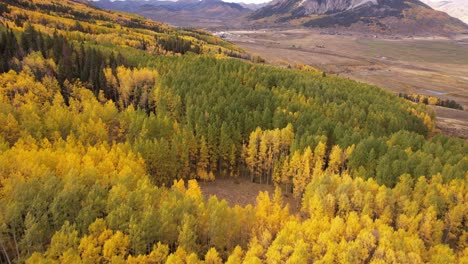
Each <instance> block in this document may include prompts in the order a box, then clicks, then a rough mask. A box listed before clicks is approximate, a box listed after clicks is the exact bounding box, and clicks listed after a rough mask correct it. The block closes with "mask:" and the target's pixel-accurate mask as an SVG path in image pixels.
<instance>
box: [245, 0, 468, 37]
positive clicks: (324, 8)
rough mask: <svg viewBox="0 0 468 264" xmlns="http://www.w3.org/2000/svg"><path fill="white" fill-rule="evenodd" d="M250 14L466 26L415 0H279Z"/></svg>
mask: <svg viewBox="0 0 468 264" xmlns="http://www.w3.org/2000/svg"><path fill="white" fill-rule="evenodd" d="M250 18H251V19H253V20H273V21H275V22H282V23H284V22H292V21H293V22H294V21H295V22H296V23H297V21H299V23H301V24H303V25H305V26H309V27H334V26H346V27H350V26H352V27H353V28H357V29H364V28H365V29H366V30H368V29H371V30H372V31H376V32H382V33H384V32H385V33H401V34H429V33H430V34H447V33H453V32H463V31H465V30H467V28H468V27H467V26H466V25H465V24H463V23H462V22H461V21H459V20H458V19H455V18H452V17H450V16H448V15H447V14H445V13H442V12H438V11H435V10H432V9H431V8H430V7H429V6H427V5H426V4H424V3H422V2H420V1H418V0H408V1H406V0H279V1H276V2H273V3H271V4H270V5H268V6H266V7H264V8H262V9H260V10H258V11H256V12H255V13H254V14H252V15H251V16H250Z"/></svg>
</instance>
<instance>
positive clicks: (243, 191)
mask: <svg viewBox="0 0 468 264" xmlns="http://www.w3.org/2000/svg"><path fill="white" fill-rule="evenodd" d="M199 185H200V188H201V190H202V193H203V195H204V196H205V197H207V198H209V197H210V196H212V195H214V196H216V197H218V199H220V200H221V199H224V200H226V201H227V202H228V203H229V204H230V205H231V206H235V205H239V206H247V205H249V204H251V205H255V204H256V199H257V196H258V194H259V193H260V192H265V191H267V192H268V194H269V195H270V197H271V198H273V194H274V192H275V187H274V186H273V185H267V184H259V183H253V182H251V181H250V180H249V179H247V178H243V177H239V178H238V179H233V178H225V179H223V178H216V181H212V182H199ZM283 194H284V193H283ZM283 202H284V203H285V204H289V205H290V210H291V212H297V211H298V208H297V201H296V200H295V199H294V198H293V197H292V194H288V195H283Z"/></svg>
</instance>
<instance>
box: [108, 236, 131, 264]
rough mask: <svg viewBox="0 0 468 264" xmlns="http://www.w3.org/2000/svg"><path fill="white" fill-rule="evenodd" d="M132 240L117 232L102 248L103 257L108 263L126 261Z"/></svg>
mask: <svg viewBox="0 0 468 264" xmlns="http://www.w3.org/2000/svg"><path fill="white" fill-rule="evenodd" d="M129 245H130V239H129V237H128V236H127V235H124V234H123V233H122V232H121V231H117V232H116V233H115V234H114V235H112V236H111V237H110V238H109V239H108V240H107V241H106V242H105V243H104V247H103V248H102V255H103V257H104V259H106V260H107V261H109V262H110V261H115V258H116V259H125V258H126V257H127V254H128V251H129Z"/></svg>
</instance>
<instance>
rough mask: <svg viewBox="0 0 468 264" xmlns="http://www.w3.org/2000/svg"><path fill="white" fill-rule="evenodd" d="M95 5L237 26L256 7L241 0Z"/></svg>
mask: <svg viewBox="0 0 468 264" xmlns="http://www.w3.org/2000/svg"><path fill="white" fill-rule="evenodd" d="M93 4H94V5H96V6H98V7H101V8H105V9H114V10H121V11H126V12H132V13H137V14H140V15H143V16H145V17H148V18H152V19H155V20H157V21H162V22H164V23H168V24H171V25H174V26H179V27H199V28H216V27H225V26H231V27H232V26H237V25H239V24H240V23H241V22H243V21H244V19H243V18H244V17H245V16H247V15H249V14H250V13H252V10H251V9H249V8H246V7H244V6H242V5H241V4H237V3H227V2H223V1H221V0H202V1H190V0H181V1H175V2H172V1H158V0H151V1H147V0H136V1H110V0H100V1H96V2H93Z"/></svg>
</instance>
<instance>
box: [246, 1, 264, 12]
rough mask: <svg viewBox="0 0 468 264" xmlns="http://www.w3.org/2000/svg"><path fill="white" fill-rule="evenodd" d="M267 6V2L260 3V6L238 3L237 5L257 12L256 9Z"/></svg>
mask: <svg viewBox="0 0 468 264" xmlns="http://www.w3.org/2000/svg"><path fill="white" fill-rule="evenodd" d="M268 4H269V3H268V2H267V3H261V4H246V3H239V5H241V6H243V7H245V8H247V9H250V10H253V11H255V10H258V9H260V8H262V7H265V6H267V5H268Z"/></svg>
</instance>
